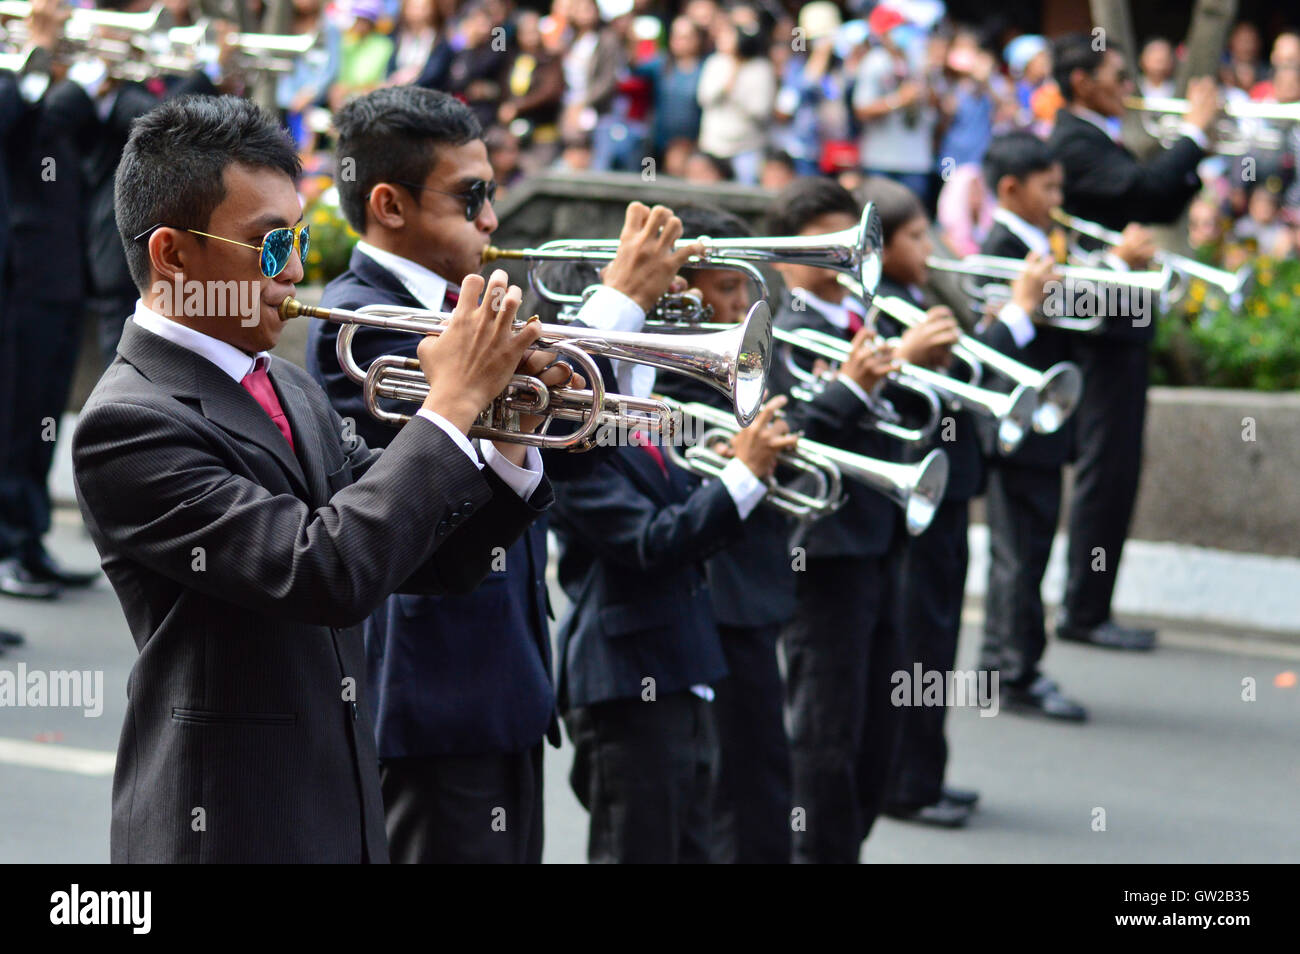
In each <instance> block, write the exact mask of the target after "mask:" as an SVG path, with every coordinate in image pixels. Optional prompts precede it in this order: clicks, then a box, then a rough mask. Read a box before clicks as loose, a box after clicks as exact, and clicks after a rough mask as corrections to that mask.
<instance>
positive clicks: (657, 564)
mask: <svg viewBox="0 0 1300 954" xmlns="http://www.w3.org/2000/svg"><path fill="white" fill-rule="evenodd" d="M779 406H780V402H769V403H768V404H767V405H765V407H764V409H763V411H762V412H761V413H760V414H759V416H758V418H757V419H756V420H755V422H754V423H753V424H752V425H751V426H750V427H748V428H746V429H744V430H742V431H740V432H739V433H738V434H737V435H736V436H735V438H734V439H733V440H732V442H731V447H732V451H733V453H734V457H735V459H734V460H732V461H731V462H730V463H729V464H728V465H727V467H726V469H725V470H724V471H723V473H722V475H721V477H720V478H719V479H717V480H708V481H705V482H702V483H701V482H700V480H699V479H698V478H697V477H695V475H694V474H693V473H691V472H689V471H686V470H683V469H681V468H678V467H676V466H675V465H673V464H672V463H671V462H669V460H668V459H667V456H666V455H665V453H664V451H663V450H662V449H661V448H660V447H659V446H658V445H656V444H654V443H651V442H650V441H649V439H647V438H640V439H638V441H637V443H635V444H629V445H626V446H622V447H618V448H616V449H615V450H614V452H613V453H612V454H610V455H609V456H608V457H607V458H606V459H605V460H602V461H601V463H600V464H599V465H598V466H597V467H596V468H595V470H594V471H593V472H592V473H591V474H589V475H587V476H584V477H579V478H576V479H573V480H570V481H568V482H566V483H565V484H564V485H563V487H562V488H561V491H560V493H561V494H562V499H559V500H558V501H557V505H556V508H555V521H554V527H555V531H556V535H557V536H558V538H559V540H560V543H561V548H562V549H561V555H560V562H559V578H560V584H561V586H563V588H564V591H565V593H566V594H567V595H568V597H569V599H570V600H571V601H572V605H571V607H570V609H569V611H568V613H567V614H566V615H565V617H564V619H563V620H562V621H561V623H560V627H559V639H558V647H557V656H558V662H557V667H556V668H557V674H558V683H557V687H556V691H557V696H558V700H559V706H560V711H561V712H562V713H563V715H564V719H565V724H566V726H567V728H568V732H569V737H570V738H571V739H572V740H573V745H574V749H575V751H574V761H573V770H572V773H571V775H570V784H571V785H572V786H573V791H574V793H575V794H576V795H577V796H578V800H579V801H580V802H582V804H583V806H584V807H585V808H586V809H587V811H588V812H589V813H590V816H591V820H590V828H589V835H588V843H587V857H588V859H589V860H590V861H592V862H632V863H678V862H707V861H710V860H712V832H711V828H712V824H711V813H712V798H713V791H714V785H715V779H716V774H717V759H718V743H717V732H716V728H715V725H714V716H713V712H712V706H711V700H712V698H713V691H714V690H713V686H714V684H715V683H717V682H718V681H719V680H721V679H723V678H724V677H725V676H726V674H727V666H726V662H725V660H724V657H723V651H722V645H721V642H720V640H719V637H718V630H717V627H716V625H715V624H714V621H713V607H712V605H711V601H710V596H709V589H708V585H707V583H706V581H705V573H704V569H703V563H704V561H705V560H706V559H708V558H709V557H710V556H712V555H714V554H715V553H717V552H718V551H719V550H720V549H722V548H723V547H724V546H726V545H727V544H728V543H730V542H732V541H734V540H735V539H737V537H738V536H739V534H740V532H741V528H742V526H743V523H744V521H745V520H746V519H747V518H749V517H750V515H751V514H752V513H754V511H755V508H757V507H758V505H759V504H760V502H761V501H762V499H763V496H764V495H765V493H766V487H765V485H764V483H763V480H764V479H765V478H766V477H768V476H770V475H771V474H772V472H773V470H774V469H775V467H776V459H777V456H778V455H779V454H780V453H782V452H783V451H785V450H788V449H790V448H793V447H794V445H795V442H796V437H795V436H794V435H792V434H790V433H789V431H788V428H787V427H786V425H785V423H784V422H783V421H780V420H777V419H776V418H775V415H776V411H777V409H778V407H779Z"/></svg>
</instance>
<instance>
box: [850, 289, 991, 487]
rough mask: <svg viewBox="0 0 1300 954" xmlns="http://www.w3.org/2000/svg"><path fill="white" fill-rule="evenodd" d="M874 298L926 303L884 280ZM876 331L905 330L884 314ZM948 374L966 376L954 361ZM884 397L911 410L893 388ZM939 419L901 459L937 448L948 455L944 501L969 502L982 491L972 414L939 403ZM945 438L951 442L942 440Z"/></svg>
mask: <svg viewBox="0 0 1300 954" xmlns="http://www.w3.org/2000/svg"><path fill="white" fill-rule="evenodd" d="M876 294H877V295H881V296H884V295H888V296H890V297H894V298H902V299H904V300H905V301H910V302H911V303H912V304H914V305H916V306H917V307H918V308H924V307H926V302H924V301H918V300H917V299H915V298H913V297H912V293H911V292H910V291H909V290H908V289H907V288H906V287H905V286H903V285H900V284H898V283H897V282H894V281H891V280H890V279H888V278H885V279H882V280H881V282H880V285H879V287H878V288H877V289H876ZM877 330H878V331H879V332H880V333H881V334H882V335H884V336H885V337H887V338H896V337H898V336H900V335H901V334H902V333H903V332H904V331H905V330H906V329H905V328H904V327H903V326H902V325H900V324H899V323H898V322H896V321H894V319H892V318H891V317H889V316H888V315H886V314H885V313H884V312H881V313H880V319H879V324H878V327H877ZM949 371H950V372H951V373H953V374H955V375H956V376H957V377H958V378H961V379H964V378H965V377H966V370H965V365H962V364H961V363H960V362H957V361H954V362H953V363H952V365H951V366H950V368H949ZM885 396H886V397H888V398H890V399H891V400H894V399H895V398H897V400H898V402H899V404H900V410H903V409H905V408H910V407H913V406H914V405H913V404H912V403H911V401H912V400H913V399H912V398H911V397H910V396H909V395H908V394H907V393H906V392H901V391H900V392H898V393H897V395H896V394H895V391H894V389H892V388H886V391H885ZM940 410H941V411H942V416H941V417H940V419H939V426H938V427H937V428H936V429H935V432H934V436H933V437H932V438H931V439H930V440H929V441H927V442H926V443H924V444H919V445H911V444H909V445H906V446H904V447H903V450H902V452H901V454H900V457H901V459H903V460H914V461H915V460H921V459H922V458H923V457H925V455H926V454H928V453H929V452H930V451H931V450H933V449H934V448H936V447H937V448H940V449H942V450H943V452H944V453H946V454H947V455H948V486H947V489H946V490H945V491H944V495H943V499H944V500H970V499H971V498H972V497H975V496H978V495H979V494H980V493H982V492H983V490H984V457H983V452H982V450H981V449H980V440H979V432H978V430H977V428H976V423H975V415H974V414H972V413H971V412H970V411H964V410H954V409H953V408H951V407H949V406H948V405H946V404H943V403H942V402H940ZM903 413H904V414H905V416H906V417H907V419H908V420H912V419H913V418H912V416H911V414H910V413H909V412H908V411H907V410H903ZM949 418H951V419H952V426H951V427H949V426H948V425H947V424H946V423H945V422H946V420H947V419H949ZM945 436H949V437H951V438H952V439H951V440H944V437H945Z"/></svg>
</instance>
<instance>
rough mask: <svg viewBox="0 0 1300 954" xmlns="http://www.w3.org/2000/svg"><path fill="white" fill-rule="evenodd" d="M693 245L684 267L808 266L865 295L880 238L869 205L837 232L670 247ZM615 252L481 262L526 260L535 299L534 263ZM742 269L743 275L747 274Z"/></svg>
mask: <svg viewBox="0 0 1300 954" xmlns="http://www.w3.org/2000/svg"><path fill="white" fill-rule="evenodd" d="M696 243H699V244H701V245H703V246H704V252H703V254H701V255H699V256H696V257H694V258H692V259H691V261H690V262H688V263H687V265H688V267H693V268H736V267H738V263H745V264H747V265H772V264H776V263H786V264H796V265H811V266H813V267H815V268H829V269H834V270H835V271H837V272H841V273H843V274H848V275H852V276H854V277H855V278H857V279H858V281H859V282H860V283H861V284H862V287H863V288H865V289H867V290H868V291H869V292H870V293H874V292H875V289H876V286H877V285H879V284H880V274H881V252H882V251H883V249H884V239H883V232H882V231H881V223H880V215H879V213H877V212H876V209H875V207H874V206H873V205H872V204H871V203H870V202H868V203H867V206H866V208H865V209H863V210H862V219H861V220H860V221H859V223H858V224H857V225H856V226H854V227H853V228H851V229H844V230H843V231H841V232H832V233H829V234H826V235H804V236H794V237H784V238H734V239H712V238H708V237H707V236H700V237H699V238H696V239H681V240H679V241H678V242H677V245H676V247H677V248H679V249H680V248H685V247H686V246H688V245H693V244H696ZM617 252H618V242H617V241H616V240H615V241H611V240H607V239H557V240H556V241H552V242H546V243H544V244H543V245H540V246H538V247H537V248H525V249H503V248H497V247H495V246H492V245H489V246H488V247H486V248H485V249H484V250H483V261H484V262H485V263H486V262H493V261H498V260H502V259H507V260H521V261H525V262H527V263H528V268H529V282H530V284H531V285H532V287H533V288H534V290H537V291H538V294H539V295H543V292H542V291H541V290H538V286H537V279H536V277H535V275H534V272H535V270H536V268H537V266H538V265H540V264H542V263H544V262H588V263H591V264H597V265H603V264H607V263H609V262H611V261H613V259H614V256H615V254H616V253H617ZM746 271H747V273H748V271H749V270H746ZM543 297H546V296H545V295H543ZM868 297H869V296H868ZM551 300H556V299H551ZM868 304H869V302H868Z"/></svg>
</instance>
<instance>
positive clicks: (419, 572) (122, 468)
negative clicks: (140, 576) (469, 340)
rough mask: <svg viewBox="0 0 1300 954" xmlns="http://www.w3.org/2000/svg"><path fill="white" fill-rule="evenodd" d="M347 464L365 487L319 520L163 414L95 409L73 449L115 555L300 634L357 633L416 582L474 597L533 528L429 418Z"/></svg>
mask: <svg viewBox="0 0 1300 954" xmlns="http://www.w3.org/2000/svg"><path fill="white" fill-rule="evenodd" d="M350 456H351V459H352V461H353V462H354V463H355V464H356V467H357V470H358V471H360V473H359V475H358V474H354V475H353V476H354V477H355V478H356V479H355V480H354V481H353V482H351V483H350V484H349V485H347V486H343V487H341V488H340V489H339V490H337V492H335V493H334V495H333V496H332V497H331V499H330V500H329V502H328V503H327V504H326V505H325V506H323V507H320V508H318V509H315V510H313V509H311V508H310V507H309V506H308V505H307V504H306V503H305V502H304V501H302V500H300V499H299V498H297V497H295V496H292V495H288V494H279V495H276V494H272V493H271V492H270V491H268V490H267V489H266V488H265V487H263V486H261V485H260V484H258V483H257V482H256V481H254V480H253V479H251V478H250V477H248V476H245V475H243V474H239V473H235V472H233V471H232V470H231V469H230V466H229V464H228V463H227V462H226V461H225V460H224V459H223V458H222V457H221V456H219V454H218V452H217V451H216V449H215V448H214V447H212V446H211V445H210V444H209V443H208V440H207V439H206V438H205V437H204V435H203V434H202V433H201V432H200V431H197V430H195V429H194V428H193V427H192V426H188V425H187V424H186V422H185V421H184V420H181V419H178V418H177V417H176V416H175V415H174V414H171V413H168V412H167V411H165V410H163V409H160V408H155V407H146V406H141V405H138V404H101V405H97V406H93V407H90V408H88V409H87V410H86V411H85V412H83V415H82V419H81V421H80V422H79V424H78V427H77V431H76V434H75V436H74V439H73V461H74V471H75V475H76V484H77V492H78V496H79V498H80V501H81V505H82V510H83V512H84V513H85V514H86V516H87V518H88V519H89V520H90V521H91V522H92V523H93V524H94V525H96V526H97V527H98V528H99V530H100V532H101V534H102V535H103V537H104V538H106V539H107V540H108V541H109V543H110V544H111V545H112V547H113V548H114V549H115V550H116V551H117V552H120V553H122V554H124V555H126V556H127V557H129V558H130V559H132V560H135V561H137V562H139V563H141V564H143V565H144V566H147V567H148V568H149V569H151V570H153V571H155V572H156V573H158V574H160V575H162V576H165V577H167V578H169V579H172V580H174V581H176V582H177V583H178V584H180V585H182V586H185V587H192V588H194V589H196V590H199V591H200V592H203V593H205V594H207V595H209V596H213V597H217V598H219V599H223V600H226V601H228V602H231V603H234V604H236V605H239V606H242V607H245V608H248V609H253V610H256V611H257V612H261V613H265V614H267V615H269V616H275V617H279V618H284V619H291V620H295V621H299V622H306V623H313V624H317V625H324V626H350V625H354V624H356V623H358V622H360V621H361V620H362V619H364V618H365V617H366V616H367V615H368V614H369V613H370V612H371V611H372V610H374V609H375V608H376V607H377V606H379V605H380V603H382V602H383V600H384V599H385V598H386V597H387V596H388V594H390V593H392V592H394V591H395V590H397V589H398V587H399V586H402V585H403V584H404V583H405V582H407V581H408V580H410V579H414V580H415V582H416V584H418V585H419V587H420V588H421V589H422V590H424V591H440V592H445V591H450V590H451V589H452V588H453V587H454V588H455V589H457V590H460V589H468V588H469V587H472V586H473V585H474V583H476V582H477V581H478V580H480V579H482V578H483V577H484V576H485V575H486V574H487V572H488V570H489V568H490V564H491V555H492V549H493V547H495V546H508V545H509V544H510V543H511V542H513V540H514V539H515V537H517V536H518V534H519V532H522V529H523V526H526V523H524V524H523V526H516V525H514V524H513V523H512V522H511V520H510V518H509V516H508V513H507V512H504V511H502V512H498V511H496V510H495V508H490V506H489V505H490V503H491V501H492V500H493V493H492V486H491V484H490V483H489V482H488V480H487V479H486V478H485V477H484V476H483V475H482V474H480V473H479V471H478V469H477V468H476V467H475V466H474V463H473V462H472V461H470V460H469V459H468V458H467V457H466V456H465V454H464V453H462V452H461V451H460V450H459V449H458V448H457V447H456V446H455V445H454V444H453V443H452V441H451V439H450V438H449V437H447V435H446V434H444V433H443V432H442V430H441V429H440V428H438V427H437V426H436V425H435V424H433V423H431V422H429V421H426V420H423V419H422V418H417V419H415V420H413V421H412V422H411V423H410V424H409V425H408V426H407V427H405V428H403V429H402V432H401V433H400V434H399V435H398V436H397V437H396V438H395V439H394V441H393V443H392V444H391V445H390V447H389V449H388V450H386V451H385V452H383V453H377V452H374V451H371V450H369V449H368V448H366V447H365V445H364V444H363V443H359V444H358V446H357V447H355V448H354V449H353V450H352V453H351V455H350ZM124 488H129V491H124ZM506 496H507V495H502V497H503V499H504V498H505V497H506ZM476 511H477V512H479V513H480V516H479V517H478V518H476V519H475V520H469V519H467V518H469V517H471V515H472V514H474V513H475V512H476ZM478 521H481V523H480V522H478ZM462 524H463V527H462ZM471 527H474V528H475V529H474V530H471ZM480 528H481V530H482V531H483V532H481V533H480V532H476V531H477V530H478V529H480ZM458 529H463V531H464V532H462V533H460V534H459V537H460V539H458V540H456V541H455V543H452V542H451V537H453V536H457V534H456V533H453V531H455V530H458ZM494 530H496V531H500V532H501V533H502V538H501V539H500V540H494V539H491V536H492V531H494Z"/></svg>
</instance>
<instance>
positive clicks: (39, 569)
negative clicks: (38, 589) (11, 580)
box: [23, 547, 99, 588]
mask: <svg viewBox="0 0 1300 954" xmlns="http://www.w3.org/2000/svg"><path fill="white" fill-rule="evenodd" d="M23 566H24V567H25V568H26V569H27V572H28V573H30V574H31V575H32V577H33V578H34V579H37V580H43V581H44V582H46V583H55V584H58V585H59V586H67V587H74V588H75V587H82V586H89V585H90V584H91V583H94V582H95V580H96V579H97V578H98V577H99V571H98V570H95V571H94V572H93V573H79V572H76V571H74V570H65V569H64V568H63V567H61V566H59V562H58V561H57V560H55V559H54V557H52V556H50V552H49V551H48V550H46V549H45V547H39V548H37V549H36V551H35V552H33V553H29V554H28V555H27V556H26V557H25V558H24V559H23Z"/></svg>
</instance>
